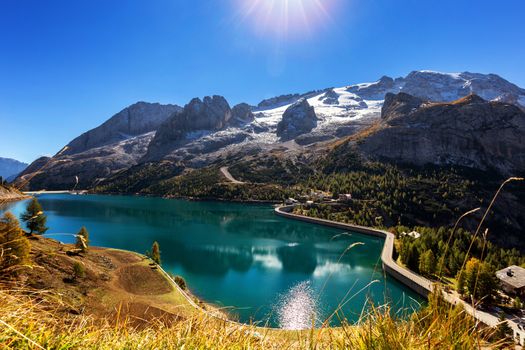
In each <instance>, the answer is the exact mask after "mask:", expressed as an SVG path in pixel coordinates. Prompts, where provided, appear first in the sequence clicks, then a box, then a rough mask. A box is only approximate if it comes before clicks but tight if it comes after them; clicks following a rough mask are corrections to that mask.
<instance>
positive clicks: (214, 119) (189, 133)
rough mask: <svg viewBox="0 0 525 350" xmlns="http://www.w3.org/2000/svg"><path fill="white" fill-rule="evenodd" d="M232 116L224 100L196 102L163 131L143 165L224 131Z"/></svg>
mask: <svg viewBox="0 0 525 350" xmlns="http://www.w3.org/2000/svg"><path fill="white" fill-rule="evenodd" d="M231 116H232V112H231V109H230V105H229V104H228V102H227V101H226V99H224V97H222V96H213V97H209V96H206V97H205V98H204V100H202V101H201V100H200V99H199V98H194V99H193V100H191V101H190V103H188V104H187V105H186V106H185V107H184V110H183V111H182V112H181V113H178V114H175V115H173V116H172V117H170V118H169V119H167V120H166V121H165V122H164V123H163V124H162V125H161V126H160V127H159V130H158V132H157V134H156V135H155V138H154V139H153V140H152V141H151V144H150V146H149V149H148V152H147V154H146V156H145V157H144V159H143V161H154V160H160V159H163V158H165V157H166V156H169V154H170V153H171V152H173V151H174V150H176V149H177V148H180V147H181V146H182V145H184V144H187V143H188V142H190V141H193V140H195V139H198V138H200V137H203V136H205V135H207V134H209V133H211V132H213V131H218V130H221V129H222V128H224V127H225V126H226V125H227V124H228V121H229V120H230V118H231Z"/></svg>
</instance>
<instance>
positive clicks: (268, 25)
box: [233, 0, 343, 38]
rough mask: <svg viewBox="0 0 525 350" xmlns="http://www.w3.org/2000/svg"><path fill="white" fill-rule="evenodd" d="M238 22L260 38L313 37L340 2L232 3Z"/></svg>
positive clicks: (260, 0) (271, 0)
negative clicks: (261, 36) (253, 31)
mask: <svg viewBox="0 0 525 350" xmlns="http://www.w3.org/2000/svg"><path fill="white" fill-rule="evenodd" d="M233 1H234V3H235V7H236V9H237V11H238V14H239V17H240V20H241V21H242V22H245V23H249V24H250V25H251V26H252V28H253V29H254V30H255V31H256V32H257V33H259V34H262V35H271V36H277V37H280V38H296V37H301V36H309V35H311V34H313V33H315V32H316V31H317V30H318V29H319V27H320V26H321V25H323V24H324V23H327V22H330V21H331V17H330V13H332V12H333V11H334V10H335V7H336V5H337V3H338V2H340V1H343V0H233Z"/></svg>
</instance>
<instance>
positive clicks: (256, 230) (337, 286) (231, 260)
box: [0, 194, 422, 328]
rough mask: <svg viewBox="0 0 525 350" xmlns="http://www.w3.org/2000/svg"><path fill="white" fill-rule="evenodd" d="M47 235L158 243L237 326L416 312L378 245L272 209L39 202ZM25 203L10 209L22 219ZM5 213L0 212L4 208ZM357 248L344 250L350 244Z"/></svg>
mask: <svg viewBox="0 0 525 350" xmlns="http://www.w3.org/2000/svg"><path fill="white" fill-rule="evenodd" d="M38 199H39V201H40V203H41V204H42V206H43V208H44V211H45V213H46V214H47V215H48V226H49V227H50V230H49V231H48V235H49V236H50V237H51V238H55V239H58V240H61V241H63V242H66V243H70V242H73V240H74V238H73V237H72V236H70V234H71V233H76V232H78V230H79V229H80V227H81V226H83V225H84V226H86V227H87V229H88V231H89V232H90V239H91V244H92V245H96V246H104V247H113V248H121V249H128V250H133V251H136V252H140V253H144V252H145V251H146V250H148V249H150V247H151V244H152V243H153V241H158V242H159V244H160V248H161V253H162V266H163V267H164V268H165V269H166V270H167V271H170V272H172V273H174V274H177V275H181V276H183V277H184V278H185V279H186V281H187V283H188V285H189V288H190V289H191V291H192V292H193V293H194V294H195V295H197V296H198V297H200V298H202V299H203V300H205V301H208V302H212V303H215V304H217V305H221V306H225V307H231V310H230V311H231V313H232V314H233V315H235V317H237V318H238V319H239V320H240V321H243V322H250V321H258V322H262V323H267V324H268V325H271V326H275V327H282V328H307V327H311V324H312V318H313V317H315V319H316V323H317V324H319V323H320V322H322V321H324V320H325V319H326V318H327V317H329V316H330V315H331V314H332V313H333V312H334V310H335V309H336V308H337V306H338V305H339V304H340V303H341V302H342V301H343V302H345V303H344V306H343V307H342V308H341V310H340V312H339V313H338V315H337V316H334V317H333V318H331V324H333V325H337V324H339V323H340V318H342V317H345V318H347V319H348V320H349V321H355V320H356V319H358V318H359V315H360V314H361V312H362V310H363V307H364V306H365V305H366V300H367V298H368V299H369V300H371V301H373V302H374V303H375V304H384V303H385V302H388V303H390V304H391V305H392V308H393V311H394V312H398V313H400V314H404V313H407V312H410V311H411V310H413V309H417V308H418V305H419V303H420V302H421V301H422V299H421V298H420V297H418V296H417V295H416V294H415V293H414V292H412V291H411V290H409V289H408V288H406V287H405V286H403V285H402V284H400V283H399V282H397V281H396V280H394V279H393V278H391V277H389V276H384V273H383V270H382V269H381V260H380V253H381V248H382V244H383V241H382V240H381V239H379V238H375V237H369V236H365V235H361V234H359V233H352V232H346V231H342V230H338V229H333V228H328V227H324V226H320V225H313V224H308V223H303V222H299V221H296V220H291V219H286V218H281V217H278V216H276V215H275V214H274V213H273V207H272V206H270V205H251V204H249V205H248V204H237V203H225V202H192V201H184V200H172V199H161V198H145V197H132V196H99V195H87V196H73V195H67V194H60V195H57V194H45V195H40V196H39V197H38ZM25 205H26V203H25V202H17V203H14V204H10V205H9V206H8V207H5V208H3V209H4V210H10V211H12V212H13V213H14V214H15V215H17V216H19V215H20V214H21V213H22V212H23V210H24V207H25ZM1 209H2V208H0V210H1ZM356 242H359V243H362V245H356V246H354V247H353V248H352V249H350V250H348V251H347V252H346V253H345V254H344V255H342V253H343V252H344V251H345V249H346V248H347V247H348V246H350V245H351V244H353V243H356Z"/></svg>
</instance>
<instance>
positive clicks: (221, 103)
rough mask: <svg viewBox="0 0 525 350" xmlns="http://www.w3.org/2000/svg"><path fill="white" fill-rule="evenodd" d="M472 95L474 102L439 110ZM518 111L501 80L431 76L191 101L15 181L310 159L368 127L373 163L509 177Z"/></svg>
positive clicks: (521, 98) (97, 137)
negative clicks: (261, 157)
mask: <svg viewBox="0 0 525 350" xmlns="http://www.w3.org/2000/svg"><path fill="white" fill-rule="evenodd" d="M470 95H475V96H476V97H472V98H468V99H463V100H460V102H457V103H456V104H452V105H446V104H443V103H444V102H452V101H456V100H458V99H462V98H464V97H467V96H470ZM385 101H386V102H385ZM489 102H490V103H489ZM523 110H525V89H522V88H520V87H518V86H516V85H514V84H512V83H510V82H508V81H507V80H505V79H503V78H501V77H499V76H498V75H495V74H479V73H469V72H464V73H440V72H433V71H414V72H411V73H410V74H408V75H407V76H406V77H400V78H395V79H393V78H390V77H387V76H383V77H381V78H380V79H379V80H378V81H376V82H372V83H363V84H355V85H350V86H344V87H338V88H326V89H322V90H317V91H311V92H307V93H303V94H290V95H283V96H278V97H274V98H271V99H266V100H263V101H261V102H260V103H259V104H257V105H256V106H251V105H248V104H246V103H241V104H238V105H236V106H233V107H231V106H230V105H229V103H228V102H227V101H226V99H225V98H224V97H222V96H211V97H205V98H204V99H202V100H201V99H199V98H194V99H193V100H191V101H190V102H189V103H188V104H187V105H186V106H184V107H180V106H177V105H161V104H158V103H146V102H138V103H136V104H134V105H131V106H129V107H127V108H125V109H123V110H122V111H120V112H119V113H117V114H116V115H114V116H113V117H111V118H110V119H109V120H107V121H106V122H105V123H103V124H102V125H100V126H99V127H96V128H94V129H92V130H89V131H87V132H86V133H84V134H82V135H80V136H79V137H77V138H75V139H73V140H72V141H71V142H70V143H69V144H68V145H66V147H65V148H64V149H63V150H62V151H61V152H59V153H57V154H56V155H55V156H54V157H52V158H45V157H44V158H40V159H37V160H36V161H35V162H34V163H33V164H31V165H30V166H29V167H28V168H27V169H26V170H25V171H24V172H23V173H22V174H21V176H20V177H19V178H18V181H24V182H25V181H27V180H29V179H30V181H27V187H28V188H30V189H44V188H45V189H68V188H71V187H73V186H75V184H76V182H77V179H78V181H79V183H78V186H79V187H81V188H91V187H93V186H95V185H97V184H99V183H101V182H104V181H107V180H108V179H110V178H111V177H112V176H115V175H116V174H122V172H125V171H126V170H127V169H130V168H131V167H134V166H137V165H140V164H147V163H152V162H168V163H170V164H176V165H177V169H198V168H202V167H205V166H207V165H209V164H212V163H214V162H217V161H218V160H221V159H227V158H229V157H232V155H236V156H238V155H243V154H253V153H254V152H255V153H259V154H267V153H269V152H272V150H280V151H284V153H285V154H289V155H291V156H296V155H297V154H301V153H310V154H311V153H315V152H312V150H315V149H322V148H324V147H326V146H327V145H330V144H331V143H333V142H337V141H338V140H344V139H346V138H348V137H350V138H352V137H355V136H356V135H359V134H360V133H363V131H366V130H369V129H370V128H375V129H377V130H376V131H377V132H374V133H373V136H371V137H370V139H368V140H366V142H364V143H363V144H362V145H361V146H360V149H361V150H362V151H363V153H364V154H366V155H368V156H370V157H375V158H378V159H379V158H380V159H389V160H392V161H401V162H406V163H415V164H425V163H430V164H451V165H454V164H456V165H461V166H470V167H473V168H480V169H489V168H490V169H495V170H496V171H498V172H500V173H502V174H506V175H507V174H512V173H513V172H516V171H518V172H519V171H523V170H524V166H523V164H524V163H523V154H524V152H523V151H524V147H523V141H522V140H523V139H525V137H524V130H525V129H524V125H523ZM42 164H46V166H45V169H44V170H42V169H41V165H42ZM181 171H182V170H181Z"/></svg>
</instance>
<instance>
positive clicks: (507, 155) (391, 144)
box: [359, 93, 525, 176]
mask: <svg viewBox="0 0 525 350" xmlns="http://www.w3.org/2000/svg"><path fill="white" fill-rule="evenodd" d="M381 119H382V121H381V125H380V129H379V131H377V132H375V133H373V134H372V135H370V136H369V137H367V138H365V139H364V140H362V142H360V143H359V148H360V149H361V150H362V151H363V152H364V153H365V154H366V155H368V156H369V157H372V158H376V159H380V160H381V159H383V160H389V161H394V162H398V163H408V164H416V165H425V164H435V165H456V166H465V167H470V168H475V169H481V170H496V171H497V172H499V173H500V174H502V175H505V176H507V175H515V174H519V173H523V172H525V112H523V111H522V110H521V109H520V108H518V107H517V106H514V105H510V104H506V103H501V102H487V101H485V100H483V99H482V98H481V97H479V96H476V95H469V96H467V97H464V98H462V99H460V100H457V101H454V102H450V103H425V102H422V100H421V99H418V98H415V97H412V96H410V95H407V94H404V93H401V94H398V95H389V96H388V97H387V99H386V100H385V104H384V106H383V113H382V115H381Z"/></svg>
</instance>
